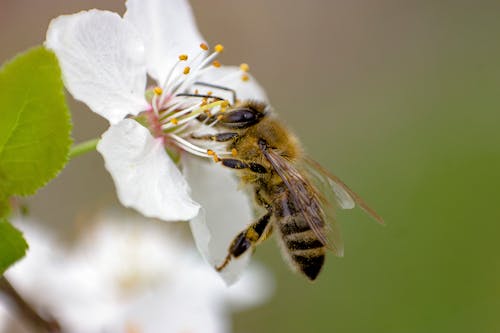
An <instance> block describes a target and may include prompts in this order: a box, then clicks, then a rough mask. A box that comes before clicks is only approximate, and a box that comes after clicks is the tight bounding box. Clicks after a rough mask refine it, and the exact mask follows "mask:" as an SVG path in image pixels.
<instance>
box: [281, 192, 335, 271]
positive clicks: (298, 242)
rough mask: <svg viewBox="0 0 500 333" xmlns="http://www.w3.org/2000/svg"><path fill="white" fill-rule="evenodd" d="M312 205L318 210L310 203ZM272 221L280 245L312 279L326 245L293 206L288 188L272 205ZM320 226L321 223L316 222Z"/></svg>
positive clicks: (323, 259)
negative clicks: (279, 238)
mask: <svg viewBox="0 0 500 333" xmlns="http://www.w3.org/2000/svg"><path fill="white" fill-rule="evenodd" d="M313 205H314V206H315V207H314V208H317V209H320V208H319V205H318V203H316V202H315V201H314V202H313ZM273 209H274V215H275V224H276V227H275V229H277V230H278V231H279V233H280V234H281V239H282V242H283V247H284V250H285V252H286V254H287V255H288V257H289V258H290V260H291V261H292V262H293V263H294V264H295V266H296V267H297V268H298V269H299V270H300V271H301V272H302V273H304V274H305V275H306V276H307V277H308V278H309V279H310V280H315V279H316V277H317V276H318V274H319V272H320V270H321V267H322V266H323V263H324V261H325V253H326V247H325V246H324V245H323V243H321V241H320V240H319V239H318V237H317V236H316V235H315V233H314V232H313V231H312V229H311V228H310V227H309V224H308V223H307V221H306V220H305V218H304V215H303V213H302V212H300V211H297V209H295V207H294V205H293V202H292V201H291V198H290V193H289V192H288V191H286V190H285V191H284V192H282V193H281V194H280V195H279V197H278V198H276V200H275V201H274V204H273ZM318 222H319V223H320V224H321V225H322V226H323V227H322V229H323V231H325V230H324V222H323V221H318Z"/></svg>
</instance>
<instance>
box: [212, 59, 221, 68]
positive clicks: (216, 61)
mask: <svg viewBox="0 0 500 333" xmlns="http://www.w3.org/2000/svg"><path fill="white" fill-rule="evenodd" d="M212 65H213V66H214V67H217V68H219V67H220V62H219V61H218V60H214V62H213V63H212Z"/></svg>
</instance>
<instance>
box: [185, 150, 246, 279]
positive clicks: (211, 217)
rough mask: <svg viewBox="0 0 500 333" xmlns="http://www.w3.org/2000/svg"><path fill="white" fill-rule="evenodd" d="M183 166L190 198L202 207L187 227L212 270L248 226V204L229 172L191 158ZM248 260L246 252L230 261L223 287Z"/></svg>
mask: <svg viewBox="0 0 500 333" xmlns="http://www.w3.org/2000/svg"><path fill="white" fill-rule="evenodd" d="M184 166H185V169H184V174H185V175H186V178H187V180H188V182H189V184H190V185H191V188H192V192H193V193H192V196H193V198H194V199H195V200H196V201H197V202H199V203H200V204H201V206H202V207H203V209H202V212H201V213H200V214H199V215H198V216H197V217H196V218H195V219H193V220H192V221H191V223H190V224H191V230H192V232H193V237H194V239H195V242H196V245H197V246H198V249H199V250H200V252H201V254H202V255H203V256H204V258H205V259H206V260H207V261H208V263H209V264H210V265H211V266H212V267H215V266H218V265H220V264H221V263H222V262H224V259H225V258H226V255H227V250H228V248H229V245H230V244H231V242H232V241H233V239H234V238H235V237H236V236H237V235H238V233H239V232H240V231H242V230H244V229H245V228H246V227H247V226H248V225H249V224H250V223H252V220H253V214H252V209H251V206H250V200H249V198H248V197H247V195H246V194H245V193H244V192H242V191H238V189H237V188H238V180H237V179H236V177H235V175H234V172H233V171H232V170H229V169H226V168H224V167H222V166H220V165H218V164H213V163H209V162H208V161H206V160H201V159H197V158H195V157H191V156H186V159H185V160H184ZM250 257H251V251H248V253H247V254H245V255H242V256H241V257H240V258H238V259H233V260H232V261H231V263H230V264H229V265H228V266H227V267H226V268H225V269H224V270H223V272H222V274H221V275H222V277H223V278H224V280H225V281H226V283H228V284H232V283H234V282H236V281H237V280H238V278H239V277H240V274H241V272H242V271H243V270H244V269H245V268H246V266H247V265H248V262H249V259H250Z"/></svg>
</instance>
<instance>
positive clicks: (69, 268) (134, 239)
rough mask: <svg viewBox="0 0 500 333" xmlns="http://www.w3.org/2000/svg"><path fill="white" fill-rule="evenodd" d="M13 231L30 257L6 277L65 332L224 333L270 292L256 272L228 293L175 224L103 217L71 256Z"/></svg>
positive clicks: (41, 238)
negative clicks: (232, 318) (239, 314)
mask: <svg viewBox="0 0 500 333" xmlns="http://www.w3.org/2000/svg"><path fill="white" fill-rule="evenodd" d="M18 226H19V227H20V228H21V229H22V230H23V231H24V233H25V237H26V238H27V240H28V242H29V244H30V250H29V252H28V255H27V257H26V258H25V259H23V260H22V261H21V262H20V263H18V264H16V265H15V266H14V267H12V268H11V269H9V271H8V272H7V274H6V276H7V277H8V278H9V279H10V281H11V283H12V284H13V285H14V286H15V287H16V288H17V289H18V291H20V292H21V294H22V295H24V296H25V297H26V298H27V299H29V300H30V301H31V302H32V303H33V304H34V305H35V306H36V307H37V308H39V309H41V310H48V311H50V313H51V314H52V315H53V316H54V317H55V318H57V319H58V320H59V322H60V324H61V325H62V327H63V329H65V331H67V332H72V333H79V332H82V333H88V332H112V333H115V332H127V333H129V332H130V333H132V332H141V333H148V332H151V333H157V332H172V333H177V332H178V333H185V332H190V333H196V332H200V333H201V332H203V333H212V332H213V333H224V332H229V331H230V314H231V312H233V311H235V310H242V309H245V308H247V307H251V306H255V305H258V304H260V303H262V302H264V301H265V300H266V299H267V298H268V297H269V296H270V295H271V293H272V289H273V281H272V279H271V278H270V276H269V275H268V274H267V273H266V271H264V270H263V268H261V267H260V266H251V267H250V269H249V270H248V274H245V276H244V277H243V278H242V279H241V280H240V281H239V282H238V283H236V284H235V285H233V286H232V287H229V288H228V287H227V286H226V285H225V284H224V283H223V281H221V280H220V278H219V277H218V276H217V274H216V273H215V272H214V271H213V270H212V269H211V268H210V267H208V266H207V265H206V264H205V263H204V262H203V260H202V259H201V258H200V257H199V255H198V254H197V252H196V251H194V250H193V248H192V247H190V246H189V242H186V240H185V239H184V235H182V233H181V232H179V231H180V230H179V229H178V228H177V229H176V226H175V225H173V226H172V225H163V224H159V223H157V222H154V221H149V220H146V219H144V218H139V217H130V216H127V215H124V214H117V213H114V214H110V213H108V214H104V215H101V216H99V217H98V219H97V224H96V225H95V227H94V228H93V229H91V231H90V232H88V233H86V234H85V235H84V237H83V238H82V239H80V240H79V241H78V242H77V244H76V245H75V247H74V248H71V250H68V249H63V248H62V247H60V246H59V245H58V242H57V241H55V240H54V239H51V238H49V237H48V236H47V235H46V234H45V233H43V232H41V231H40V230H39V229H37V228H35V227H34V226H33V225H32V224H21V225H19V224H18Z"/></svg>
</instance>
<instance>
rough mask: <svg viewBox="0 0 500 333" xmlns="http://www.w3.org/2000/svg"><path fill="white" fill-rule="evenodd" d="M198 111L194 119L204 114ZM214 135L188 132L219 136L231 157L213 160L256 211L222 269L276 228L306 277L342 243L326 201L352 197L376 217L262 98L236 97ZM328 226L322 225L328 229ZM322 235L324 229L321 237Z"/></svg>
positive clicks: (345, 203)
mask: <svg viewBox="0 0 500 333" xmlns="http://www.w3.org/2000/svg"><path fill="white" fill-rule="evenodd" d="M207 117H209V116H207V115H202V116H201V117H200V119H199V120H200V121H209V122H210V119H207ZM217 120H218V122H217V125H216V127H217V129H218V132H217V134H212V135H205V136H201V137H196V139H199V140H211V141H217V142H222V143H226V144H227V147H226V149H227V150H228V151H231V152H233V156H232V157H231V158H221V157H218V156H214V159H215V161H216V162H219V163H221V164H222V165H223V166H225V167H228V168H231V169H235V170H237V174H238V176H239V178H240V179H241V181H242V183H243V184H245V185H248V188H249V190H250V191H251V192H253V197H254V203H255V205H256V208H257V209H256V210H257V211H258V210H260V211H262V215H261V216H260V217H259V218H258V219H257V220H256V221H255V222H253V223H251V224H250V225H249V226H248V227H247V228H246V229H245V230H242V231H241V232H240V233H239V234H238V235H237V236H236V238H234V240H233V241H232V243H231V245H230V246H229V249H228V253H227V257H226V258H225V260H224V262H222V263H220V265H218V266H216V267H215V268H216V270H217V271H222V270H223V269H224V268H226V266H227V265H228V264H229V263H230V261H231V260H232V259H233V258H238V257H240V256H241V255H243V254H244V253H246V252H247V251H249V250H251V251H254V250H255V248H256V247H257V246H258V245H259V244H260V243H262V242H263V241H264V240H265V239H267V238H268V237H269V236H270V235H271V233H272V232H273V230H274V232H275V233H277V234H278V237H277V238H278V240H279V243H280V245H281V248H282V252H283V256H284V257H285V258H286V259H287V260H288V262H289V263H290V264H291V267H292V268H293V269H295V270H297V271H298V272H300V273H302V274H303V275H305V277H307V279H309V280H311V281H313V280H315V279H316V278H317V276H318V274H319V273H320V271H321V268H322V266H323V263H324V261H325V255H326V253H327V250H328V249H330V250H332V251H333V252H334V253H335V254H336V255H337V256H342V255H343V243H342V239H341V237H340V232H339V229H338V226H337V224H336V221H335V218H334V208H335V207H334V202H335V201H336V202H337V204H338V205H339V206H340V207H341V208H343V209H351V208H353V207H354V206H355V205H356V204H357V205H358V206H359V207H361V208H362V209H363V210H364V211H366V212H367V213H368V214H369V215H371V216H372V217H373V218H374V219H375V220H376V221H378V222H380V223H383V220H382V218H381V217H380V216H379V215H377V213H376V212H375V211H374V210H372V209H371V208H369V207H368V205H367V204H366V203H365V202H364V201H363V200H362V199H361V198H360V197H359V196H358V195H357V194H356V193H354V192H353V191H352V190H351V189H349V187H347V186H346V185H345V184H344V183H343V182H342V181H341V180H340V179H339V178H338V177H336V176H335V175H333V174H331V173H329V172H328V171H326V170H325V169H324V168H323V167H321V166H320V165H319V164H318V163H317V162H315V161H314V160H312V159H310V158H309V157H307V156H306V155H305V153H304V151H303V149H302V148H301V145H300V143H299V141H298V139H297V138H296V136H295V135H294V134H293V133H292V132H291V131H290V130H289V129H288V128H286V127H285V125H284V124H283V123H282V122H281V121H280V120H279V119H278V118H277V117H276V116H275V114H274V113H273V112H271V108H270V106H269V105H268V104H266V103H260V102H255V101H243V102H239V103H235V104H233V106H231V107H230V109H228V110H227V111H226V112H225V113H223V114H222V115H219V116H218V119H217ZM329 231H330V232H329ZM328 234H331V238H330V239H329V237H328Z"/></svg>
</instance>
